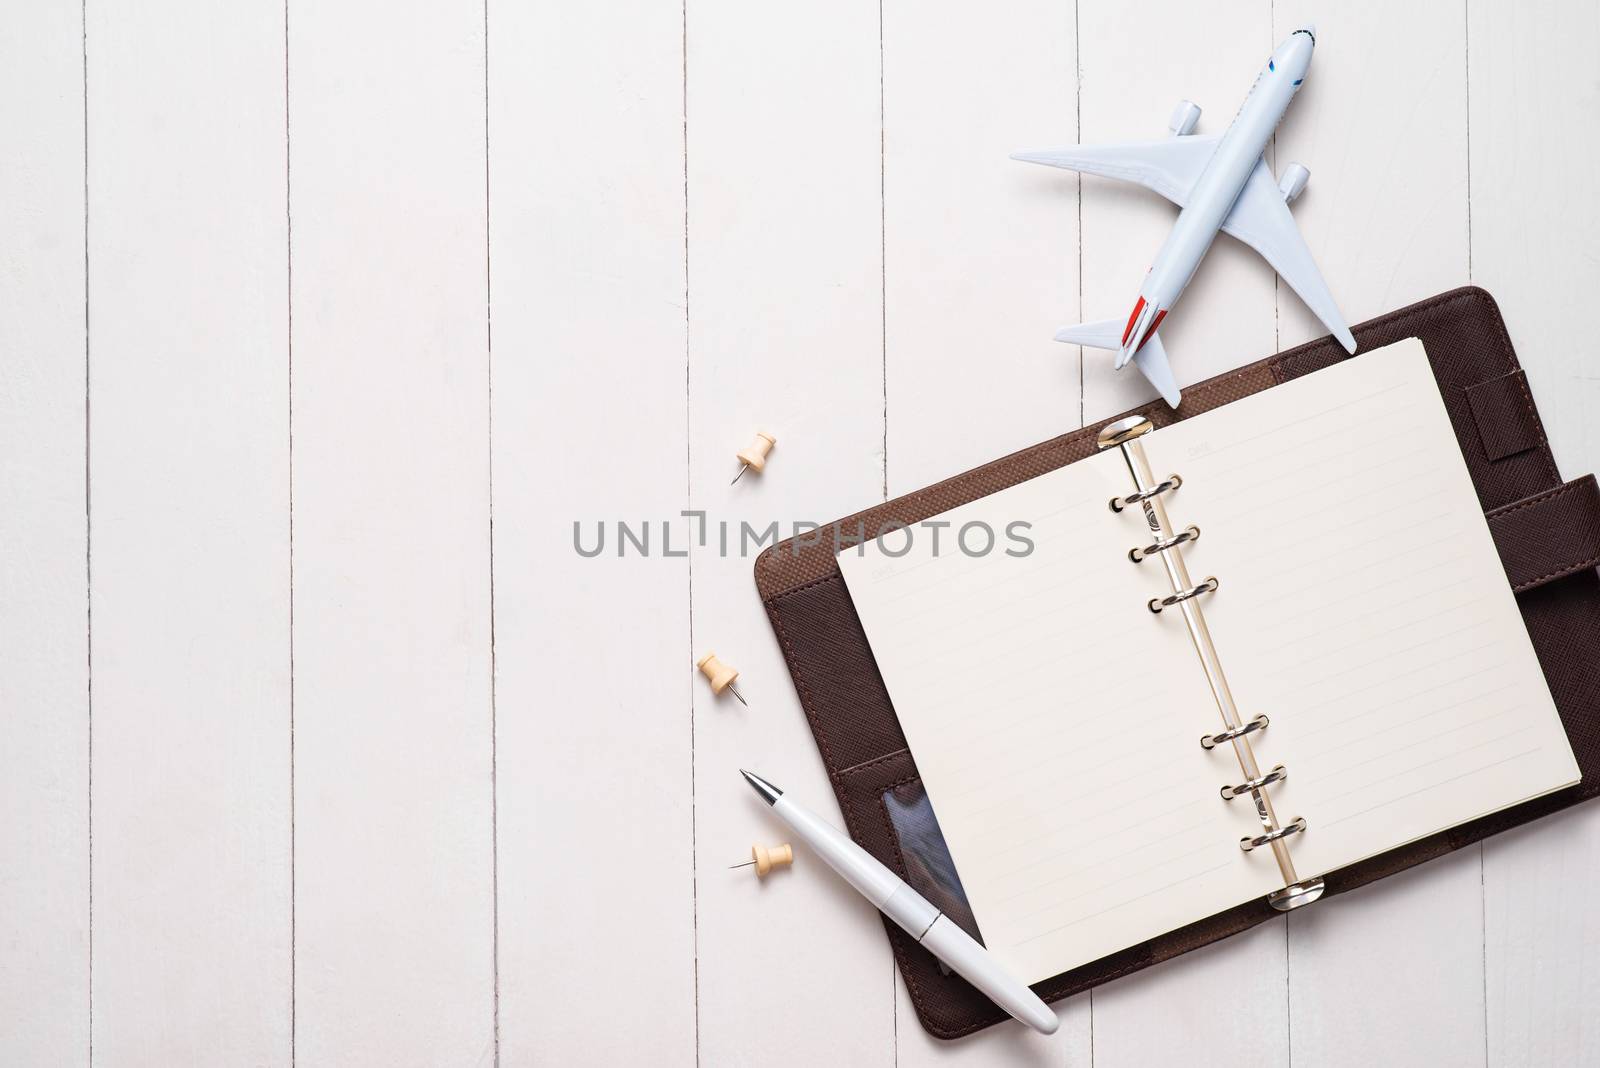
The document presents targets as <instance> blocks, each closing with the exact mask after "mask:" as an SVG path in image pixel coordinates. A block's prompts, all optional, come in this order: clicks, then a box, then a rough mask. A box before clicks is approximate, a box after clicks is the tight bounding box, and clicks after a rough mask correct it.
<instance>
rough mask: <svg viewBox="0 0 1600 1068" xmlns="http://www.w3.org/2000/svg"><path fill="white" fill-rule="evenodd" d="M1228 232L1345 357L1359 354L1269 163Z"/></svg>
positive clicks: (1251, 183) (1255, 176)
mask: <svg viewBox="0 0 1600 1068" xmlns="http://www.w3.org/2000/svg"><path fill="white" fill-rule="evenodd" d="M1222 229H1223V230H1224V231H1226V232H1227V233H1230V234H1232V235H1233V236H1234V237H1236V238H1238V239H1239V240H1240V241H1243V242H1244V243H1245V244H1247V245H1249V246H1250V247H1251V248H1253V249H1255V250H1256V251H1257V252H1259V253H1261V258H1262V259H1264V260H1266V261H1267V263H1269V264H1270V265H1271V266H1272V269H1273V270H1275V271H1277V272H1278V277H1280V278H1282V279H1283V280H1284V281H1285V282H1288V283H1289V287H1290V288H1291V289H1293V290H1294V291H1295V292H1296V293H1298V294H1299V295H1300V299H1301V300H1303V301H1305V302H1306V307H1308V308H1310V309H1311V311H1312V312H1313V313H1314V314H1315V315H1316V317H1317V318H1318V319H1321V320H1322V325H1323V326H1326V327H1327V328H1328V332H1329V333H1331V334H1333V336H1334V337H1335V338H1337V339H1338V341H1339V344H1341V345H1343V346H1344V347H1345V351H1346V352H1354V351H1356V339H1355V336H1354V335H1353V334H1351V333H1350V327H1349V326H1348V325H1346V323H1345V321H1344V316H1343V315H1341V314H1340V313H1339V306H1338V305H1337V304H1335V303H1334V301H1333V294H1332V293H1330V292H1328V283H1326V282H1324V281H1323V280H1322V273H1321V272H1320V271H1318V270H1317V264H1316V261H1315V260H1313V259H1312V258H1311V250H1310V249H1309V248H1307V247H1306V242H1305V238H1303V237H1301V236H1300V228H1299V227H1297V226H1295V224H1294V216H1293V215H1290V214H1289V205H1288V204H1287V203H1285V202H1284V199H1283V193H1282V191H1281V190H1279V189H1278V181H1277V179H1275V178H1274V177H1273V176H1272V170H1271V168H1269V167H1268V166H1267V161H1266V159H1265V158H1263V159H1260V160H1257V161H1256V169H1255V170H1254V171H1252V172H1251V174H1250V178H1249V180H1248V181H1247V182H1245V185H1244V191H1243V192H1242V193H1240V194H1239V199H1238V200H1236V201H1234V203H1233V210H1232V211H1230V212H1229V213H1228V217H1227V218H1226V219H1224V220H1223V221H1222Z"/></svg>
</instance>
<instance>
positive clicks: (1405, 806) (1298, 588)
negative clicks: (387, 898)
mask: <svg viewBox="0 0 1600 1068" xmlns="http://www.w3.org/2000/svg"><path fill="white" fill-rule="evenodd" d="M1146 442H1147V446H1146V447H1147V449H1148V452H1149V455H1150V457H1151V462H1152V463H1153V464H1154V466H1155V467H1156V469H1157V475H1158V476H1161V475H1165V474H1166V473H1168V472H1169V471H1172V470H1176V471H1179V472H1180V473H1182V474H1183V476H1184V479H1185V481H1184V486H1183V488H1182V490H1180V491H1179V492H1178V493H1176V494H1174V495H1172V496H1171V497H1170V498H1169V508H1170V510H1171V513H1172V519H1173V521H1174V523H1176V524H1178V525H1179V526H1180V527H1181V526H1184V525H1187V524H1189V523H1194V524H1196V525H1199V526H1200V527H1201V528H1202V531H1203V534H1202V537H1201V539H1200V541H1199V542H1197V543H1195V544H1194V545H1192V546H1189V547H1186V550H1185V554H1186V556H1187V558H1188V560H1189V563H1190V569H1191V571H1192V572H1193V573H1194V575H1195V577H1196V579H1198V578H1200V577H1201V576H1203V575H1211V574H1215V575H1217V576H1218V577H1219V579H1220V580H1221V582H1222V585H1221V588H1220V589H1219V591H1218V592H1217V593H1216V594H1214V595H1211V596H1208V597H1207V598H1206V601H1205V611H1206V614H1207V617H1208V619H1209V620H1210V622H1211V629H1212V632H1213V635H1214V637H1215V639H1216V642H1217V645H1218V648H1219V653H1220V655H1221V659H1222V662H1223V664H1224V666H1225V668H1226V670H1227V671H1228V674H1229V681H1230V683H1231V684H1232V687H1233V690H1234V693H1235V696H1236V697H1237V698H1238V700H1239V703H1240V707H1241V709H1242V710H1243V713H1244V715H1245V716H1246V717H1250V716H1253V715H1256V714H1257V713H1260V712H1265V713H1267V714H1268V715H1269V716H1270V717H1271V719H1272V726H1271V728H1270V729H1269V730H1268V731H1266V732H1265V733H1264V734H1262V735H1258V736H1257V755H1258V758H1259V759H1260V760H1261V762H1262V764H1263V766H1264V767H1270V766H1271V765H1272V764H1274V763H1283V764H1285V765H1286V766H1287V767H1288V768H1289V772H1290V775H1289V781H1288V782H1287V783H1285V784H1284V785H1283V786H1281V787H1276V788H1274V799H1275V804H1276V805H1277V808H1278V812H1279V815H1280V817H1282V818H1283V819H1285V820H1288V819H1291V818H1293V817H1294V816H1297V815H1299V816H1304V817H1305V818H1306V819H1307V821H1308V823H1309V825H1310V829H1309V830H1308V832H1307V833H1306V834H1305V835H1301V836H1296V838H1295V839H1291V841H1292V842H1293V853H1294V856H1295V860H1296V864H1297V866H1298V867H1299V869H1300V873H1301V874H1302V875H1310V874H1315V873H1319V872H1322V871H1326V870H1331V869H1333V868H1335V867H1339V866H1341V865H1343V864H1346V863H1349V862H1351V861H1354V860H1356V859H1359V858H1361V857H1364V856H1368V855H1371V854H1373V853H1377V852H1381V851H1383V850H1385V849H1388V848H1391V847H1393V846H1395V845H1398V844H1401V843H1403V842H1405V841H1408V840H1411V839H1413V838H1416V837H1420V836H1422V835H1425V834H1428V833H1431V832H1433V831H1436V830H1440V829H1443V828H1445V827H1448V826H1451V825H1453V824H1456V823H1460V822H1463V821H1465V820H1467V819H1470V818H1472V817H1474V816H1477V815H1481V814H1483V813H1486V812H1489V811H1493V810H1495V809H1498V808H1502V807H1505V806H1506V805H1509V804H1513V803H1515V802H1517V801H1520V800H1524V799H1526V798H1528V797H1532V796H1535V795H1537V794H1539V793H1543V792H1547V791H1549V790H1552V789H1556V788H1559V787H1561V786H1564V785H1567V784H1569V783H1571V782H1573V781H1576V779H1577V775H1578V773H1577V767H1576V764H1575V762H1574V761H1573V759H1572V755H1571V750H1570V747H1569V746H1568V745H1567V742H1566V737H1565V734H1564V733H1563V732H1562V730H1561V727H1560V724H1559V722H1558V720H1557V718H1556V714H1555V710H1554V707H1553V705H1552V704H1551V702H1550V698H1549V695H1548V692H1547V690H1546V688H1545V685H1544V681H1543V677H1542V675H1541V674H1540V672H1539V668H1538V665H1537V662H1536V661H1535V659H1534V656H1533V652H1532V647H1531V645H1530V643H1529V642H1528V639H1527V635H1526V632H1525V631H1524V629H1523V625H1522V622H1521V618H1520V616H1519V615H1518V614H1517V612H1516V607H1515V604H1514V601H1513V599H1512V596H1511V593H1510V590H1509V588H1508V587H1507V584H1506V581H1505V576H1504V571H1503V570H1502V569H1501V567H1500V564H1499V560H1498V558H1497V557H1496V555H1495V551H1494V548H1493V545H1492V543H1491V541H1490V539H1489V534H1488V530H1487V527H1486V525H1485V523H1484V521H1483V519H1482V515H1481V511H1480V510H1479V507H1478V504H1477V501H1476V497H1475V495H1474V494H1473V491H1472V489H1471V486H1470V483H1469V482H1468V479H1467V474H1466V470H1465V467H1464V465H1463V463H1462V460H1461V458H1460V454H1459V452H1458V451H1457V447H1456V445H1455V441H1454V437H1453V434H1452V432H1451V430H1450V427H1449V425H1448V420H1447V418H1446V416H1445V413H1444V409H1443V406H1442V404H1441V402H1440V399H1439V395H1438V389H1437V386H1436V385H1435V384H1434V380H1433V377H1432V375H1431V373H1430V372H1429V370H1428V367H1427V362H1426V358H1425V356H1424V355H1423V353H1422V349H1421V345H1420V343H1419V342H1416V341H1414V340H1412V341H1408V342H1402V343H1401V344H1399V345H1395V346H1391V347H1390V349H1389V350H1387V351H1384V352H1382V353H1371V354H1366V355H1364V356H1363V358H1362V359H1359V360H1354V361H1350V362H1347V363H1342V364H1339V365H1337V366H1335V367H1333V368H1329V369H1327V370H1324V371H1321V372H1318V373H1316V374H1314V375H1310V376H1307V377H1305V378H1303V379H1299V380H1297V381H1295V382H1291V383H1287V384H1285V385H1282V386H1279V387H1276V388H1274V389H1271V390H1268V391H1266V392H1264V393H1261V394H1257V395H1255V396H1253V397H1249V398H1245V399H1244V400H1241V401H1238V402H1235V403H1234V404H1230V405H1227V406H1225V407H1223V408H1221V409H1218V410H1216V411H1214V412H1211V413H1207V414H1205V415H1202V416H1198V417H1196V418H1194V419H1191V420H1187V421H1185V422H1183V423H1180V424H1176V425H1175V426H1172V427H1169V428H1167V429H1164V430H1161V431H1158V432H1156V433H1155V434H1153V435H1151V436H1150V437H1148V438H1146ZM1129 488H1130V484H1129V480H1128V474H1127V471H1126V468H1125V466H1124V465H1123V463H1122V460H1121V458H1120V457H1119V456H1118V455H1116V454H1115V453H1107V454H1102V455H1098V456H1094V457H1091V458H1089V459H1088V460H1085V461H1081V462H1079V463H1076V464H1072V465H1070V466H1068V467H1066V468H1063V469H1061V470H1059V471H1055V472H1052V473H1050V474H1047V475H1044V476H1041V477H1040V478H1036V479H1033V480H1030V481H1029V482H1027V483H1024V484H1022V485H1020V486H1016V487H1013V488H1012V489H1010V490H1006V491H1002V492H1001V493H997V494H994V495H992V496H990V497H986V498H984V499H982V500H980V501H976V502H973V503H972V504H969V505H966V506H963V507H962V508H958V509H955V510H953V511H951V512H947V513H945V514H943V515H941V516H939V517H937V518H938V519H940V520H946V521H948V522H949V523H950V526H949V527H948V528H941V533H942V535H943V540H942V542H941V543H940V544H939V545H937V546H935V545H934V544H933V539H932V538H931V537H929V531H926V530H922V529H914V530H913V531H912V532H911V536H910V537H909V538H907V536H906V535H904V534H901V535H890V536H889V537H887V538H886V539H883V540H882V541H881V542H878V543H873V544H872V545H871V546H869V547H867V548H866V549H865V550H864V551H859V550H857V551H847V552H846V553H844V554H842V555H841V556H840V558H839V563H840V567H841V570H842V571H843V572H844V576H845V580H846V583H847V584H848V586H849V589H850V593H851V597H852V599H853V600H854V602H855V604H856V607H857V610H858V611H859V613H860V615H861V618H862V621H863V623H864V625H865V629H866V633H867V637H868V640H869V642H870V643H871V645H872V649H873V653H874V656H875V658H876V659H877V661H878V665H879V668H880V669H881V671H882V673H883V676H884V679H885V682H886V684H887V685H888V688H889V693H890V696H891V698H892V699H893V701H894V704H895V710H896V713H897V714H898V716H899V718H900V721H901V724H902V726H903V728H904V730H905V733H906V736H907V739H908V740H909V742H910V745H911V750H912V753H913V754H914V755H915V757H916V760H917V766H918V768H919V770H920V772H921V774H922V778H923V782H924V784H925V786H926V788H927V790H928V794H929V798H930V800H931V801H932V804H933V807H934V811H935V813H936V814H937V816H938V818H939V821H940V825H941V827H942V829H943V831H944V834H945V837H946V839H947V842H948V844H949V846H950V852H951V855H952V857H953V859H954V861H955V864H956V867H957V870H958V872H959V874H960V876H961V880H962V884H963V886H964V888H965V890H966V893H967V896H968V899H969V900H970V901H971V903H972V906H973V911H974V913H975V915H976V916H977V919H978V924H979V926H980V928H981V929H982V933H983V936H984V940H985V942H986V943H987V944H988V946H989V947H990V949H991V951H993V952H994V953H995V954H996V955H997V956H998V957H999V958H1000V959H1001V961H1002V962H1003V963H1004V964H1005V965H1006V966H1008V967H1009V968H1010V969H1012V970H1013V971H1014V972H1016V973H1017V974H1019V975H1021V976H1023V977H1024V978H1025V979H1026V980H1027V981H1029V982H1034V981H1037V980H1039V979H1043V978H1046V977H1048V976H1050V975H1054V974H1056V973H1058V972H1060V971H1063V970H1065V969H1068V968H1071V967H1075V966H1076V965H1079V964H1083V963H1086V962H1088V961H1091V960H1095V959H1098V958H1099V957H1102V956H1105V955H1107V954H1109V953H1112V952H1115V951H1116V950H1119V949H1122V948H1125V947H1127V946H1130V945H1134V944H1136V943H1138V942H1141V941H1144V940H1145V939H1148V938H1150V937H1153V936H1155V935H1157V934H1160V933H1163V932H1165V931H1169V930H1172V929H1174V928H1176V927H1179V926H1182V925H1184V924H1186V923H1189V922H1192V921H1194V920H1198V919H1201V918H1203V917H1205V916H1209V915H1212V914H1214V913H1216V912H1219V911H1221V910H1223V909H1225V908H1228V907H1230V906H1232V905H1235V904H1238V903H1240V902H1243V901H1246V900H1249V899H1251V898H1256V897H1260V896H1262V895H1264V894H1266V893H1268V892H1270V891H1271V890H1273V889H1275V888H1276V887H1277V886H1279V885H1280V884H1281V879H1280V877H1279V874H1278V871H1277V866H1276V865H1275V864H1274V863H1273V860H1272V858H1271V856H1270V852H1269V851H1267V850H1260V851H1258V852H1256V853H1248V854H1247V853H1244V852H1243V851H1241V850H1240V849H1239V846H1238V840H1239V838H1240V837H1241V836H1244V835H1248V834H1253V833H1257V832H1258V831H1259V825H1258V824H1257V823H1256V821H1255V819H1254V816H1253V814H1252V812H1251V811H1250V806H1249V802H1248V800H1246V799H1241V800H1239V801H1235V802H1232V803H1229V802H1224V801H1222V800H1221V799H1220V797H1219V796H1218V787H1219V786H1221V785H1222V784H1224V783H1229V782H1235V781H1237V780H1238V779H1239V777H1240V774H1239V769H1238V765H1237V762H1236V761H1235V760H1234V758H1233V756H1232V753H1231V751H1229V750H1227V749H1223V750H1217V751H1213V752H1207V751H1205V750H1203V749H1201V748H1200V746H1199V745H1198V738H1199V736H1200V735H1201V734H1203V733H1206V732H1209V731H1213V730H1216V729H1219V727H1220V720H1219V718H1218V714H1217V711H1216V708H1215V705H1214V704H1213V703H1212V701H1211V698H1210V695H1209V691H1208V689H1207V686H1206V683H1205V680H1204V676H1203V674H1202V673H1201V671H1200V668H1199V664H1198V660H1197V658H1196V656H1195V653H1194V650H1193V647H1192V645H1191V644H1190V642H1189V638H1188V635H1187V632H1186V631H1185V629H1184V626H1183V621H1182V619H1181V618H1180V617H1179V615H1178V614H1177V613H1175V612H1167V613H1163V614H1162V615H1160V616H1156V615H1152V614H1151V613H1150V612H1149V611H1148V609H1147V608H1146V607H1145V603H1146V601H1148V600H1149V598H1150V597H1151V596H1154V595H1160V594H1164V593H1165V592H1167V591H1166V588H1165V585H1164V583H1165V580H1164V578H1163V575H1162V571H1161V569H1160V565H1159V563H1158V562H1157V561H1154V560H1152V561H1148V562H1146V563H1145V564H1134V563H1132V562H1131V561H1130V560H1129V559H1128V556H1127V551H1128V549H1129V548H1130V547H1131V546H1133V545H1135V544H1139V543H1141V542H1142V541H1144V540H1146V539H1144V538H1141V536H1140V535H1141V533H1142V530H1141V528H1142V523H1141V521H1140V520H1139V519H1138V517H1137V516H1136V515H1134V514H1123V515H1120V516H1119V515H1115V514H1113V513H1111V512H1110V511H1109V509H1108V508H1107V507H1106V501H1107V500H1108V499H1109V498H1110V497H1112V496H1116V495H1120V494H1123V493H1126V492H1128V490H1129ZM1017 521H1023V522H1027V523H1030V524H1031V527H1030V529H1029V530H1028V536H1029V537H1030V538H1031V539H1032V541H1033V544H1034V549H1033V551H1032V552H1031V553H1029V554H1028V555H1026V556H1022V557H1013V556H1007V555H1005V554H1004V553H1003V552H1002V551H996V552H992V553H989V554H987V555H983V556H979V557H973V556H968V555H966V554H964V553H962V552H961V551H959V546H957V545H955V544H954V542H953V540H952V539H953V536H954V534H955V533H956V532H959V531H960V529H961V528H962V527H964V526H965V525H967V524H970V523H982V524H986V525H987V527H988V528H989V529H993V530H995V531H997V532H999V531H1004V530H1005V529H1006V527H1007V525H1008V524H1011V523H1013V522H1017ZM974 529H975V530H981V529H982V528H974ZM969 541H973V542H974V543H976V544H980V545H981V539H969ZM1002 544H1005V542H1004V540H1003V539H1002ZM891 553H894V554H899V555H890V554H891Z"/></svg>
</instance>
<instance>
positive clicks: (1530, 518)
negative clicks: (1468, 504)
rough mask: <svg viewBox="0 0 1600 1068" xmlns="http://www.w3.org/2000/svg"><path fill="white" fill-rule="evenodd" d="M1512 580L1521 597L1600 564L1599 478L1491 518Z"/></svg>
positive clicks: (1576, 481) (1495, 513)
mask: <svg viewBox="0 0 1600 1068" xmlns="http://www.w3.org/2000/svg"><path fill="white" fill-rule="evenodd" d="M1488 519H1489V532H1490V533H1491V534H1493V535H1494V544H1495V548H1496V549H1498V550H1499V551H1500V562H1501V563H1503V564H1505V565H1506V578H1507V579H1509V580H1510V582H1511V588H1512V589H1513V590H1516V591H1517V592H1518V593H1522V592H1524V591H1526V590H1531V589H1533V588H1534V587H1536V586H1543V585H1544V584H1545V583H1546V582H1554V581H1555V580H1556V579H1561V578H1566V577H1567V576H1568V575H1571V574H1575V573H1577V572H1579V571H1588V570H1592V569H1593V568H1595V567H1596V566H1600V490H1597V489H1596V487H1595V481H1594V476H1593V475H1584V476H1583V477H1582V478H1576V479H1573V480H1572V481H1571V482H1568V483H1566V484H1565V485H1562V486H1557V487H1556V488H1555V489H1553V490H1546V491H1545V492H1543V493H1536V494H1534V495H1533V496H1531V497H1528V498H1525V499H1524V500H1520V501H1517V502H1516V503H1514V504H1508V505H1506V506H1505V507H1503V508H1496V509H1495V510H1494V511H1492V512H1490V513H1489V515H1488Z"/></svg>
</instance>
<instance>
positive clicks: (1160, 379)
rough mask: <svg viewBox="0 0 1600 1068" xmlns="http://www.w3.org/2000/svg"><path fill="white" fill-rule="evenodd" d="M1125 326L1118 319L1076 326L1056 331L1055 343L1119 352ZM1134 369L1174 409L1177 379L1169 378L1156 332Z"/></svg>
mask: <svg viewBox="0 0 1600 1068" xmlns="http://www.w3.org/2000/svg"><path fill="white" fill-rule="evenodd" d="M1123 332H1124V325H1123V321H1122V320H1121V319H1101V320H1100V321H1099V322H1095V323H1079V324H1078V325H1077V326H1068V327H1063V328H1062V329H1060V330H1058V331H1056V340H1057V341H1065V342H1067V343H1068V344H1071V345H1087V346H1088V347H1089V348H1092V349H1109V350H1111V351H1119V350H1120V349H1121V348H1122V335H1123ZM1133 363H1134V366H1136V367H1138V368H1139V371H1140V373H1141V374H1143V375H1144V376H1145V377H1146V378H1148V379H1149V380H1150V384H1151V385H1153V386H1155V387H1156V389H1157V390H1158V391H1160V393H1161V397H1162V399H1163V400H1165V401H1166V402H1167V404H1169V405H1171V406H1172V407H1174V408H1176V407H1177V406H1178V401H1179V399H1180V398H1181V397H1182V394H1181V393H1179V392H1178V382H1177V379H1175V378H1173V377H1172V366H1171V365H1170V364H1168V363H1167V349H1166V346H1164V345H1162V344H1161V335H1160V334H1159V333H1156V334H1151V335H1150V338H1149V340H1147V341H1146V342H1145V343H1144V346H1143V347H1142V348H1140V349H1139V351H1138V352H1137V353H1136V354H1135V355H1134V357H1133Z"/></svg>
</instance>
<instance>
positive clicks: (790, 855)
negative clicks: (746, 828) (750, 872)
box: [728, 842, 794, 878]
mask: <svg viewBox="0 0 1600 1068" xmlns="http://www.w3.org/2000/svg"><path fill="white" fill-rule="evenodd" d="M750 856H751V857H752V858H754V859H752V860H747V861H745V862H744V863H743V864H729V865H728V870H729V871H732V870H733V869H735V868H748V867H749V866H750V865H752V864H754V865H755V866H756V874H757V875H759V876H762V877H763V878H765V876H766V874H767V873H768V872H770V871H771V870H772V869H773V868H787V867H788V866H789V865H790V864H793V863H794V850H792V849H790V848H789V843H788V842H784V843H783V844H782V845H775V846H773V847H772V848H770V849H769V848H767V847H766V846H751V847H750Z"/></svg>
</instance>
